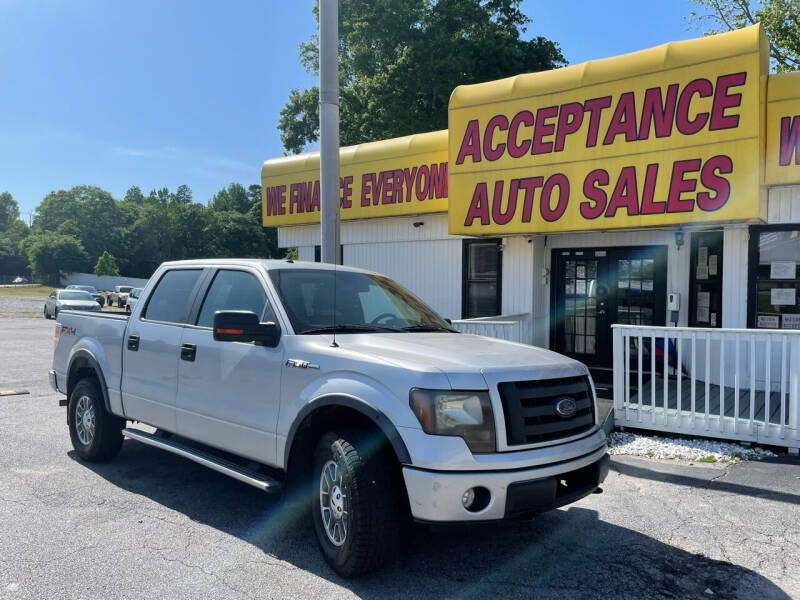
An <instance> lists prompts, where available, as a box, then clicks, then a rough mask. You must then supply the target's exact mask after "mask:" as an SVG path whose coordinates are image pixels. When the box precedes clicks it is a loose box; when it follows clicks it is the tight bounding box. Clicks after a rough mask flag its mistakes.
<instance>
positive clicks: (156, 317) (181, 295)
mask: <svg viewBox="0 0 800 600" xmlns="http://www.w3.org/2000/svg"><path fill="white" fill-rule="evenodd" d="M201 272H202V271H201V270H200V269H175V270H172V271H167V272H166V273H165V274H164V276H163V277H162V278H161V280H160V281H159V282H158V285H157V286H156V289H155V290H153V293H152V294H150V299H149V300H148V301H147V306H146V307H145V312H144V315H143V318H144V319H147V320H148V321H162V322H164V323H182V322H184V321H183V317H184V313H185V309H186V302H187V301H188V300H189V296H190V295H191V293H192V290H193V289H194V286H195V283H197V278H198V277H200V273H201Z"/></svg>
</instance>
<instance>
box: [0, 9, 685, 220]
mask: <svg viewBox="0 0 800 600" xmlns="http://www.w3.org/2000/svg"><path fill="white" fill-rule="evenodd" d="M312 5H313V0H288V1H287V0H234V1H230V2H222V1H219V0H216V1H208V0H195V1H192V2H190V1H186V0H168V1H164V0H159V1H154V0H136V1H135V2H122V0H112V1H109V0H48V1H40V0H2V2H0V83H1V85H2V87H0V191H3V190H8V191H9V192H11V194H12V195H13V196H14V197H15V198H16V199H17V201H18V202H19V203H20V208H21V210H22V211H23V212H29V211H33V210H34V209H35V207H36V205H38V203H39V202H40V201H41V199H42V198H43V197H44V195H45V194H47V193H48V192H49V191H51V190H55V189H64V188H69V187H72V186H73V185H79V184H93V185H99V186H101V187H103V188H105V189H107V190H108V191H110V192H111V193H112V194H113V195H114V196H116V197H122V195H123V194H124V193H125V190H126V189H128V187H130V186H132V185H138V186H139V187H141V188H142V190H143V191H144V192H145V194H146V193H148V191H149V190H150V189H152V188H160V187H164V186H166V187H169V188H170V189H172V190H174V189H175V188H176V187H177V186H178V185H180V184H183V183H185V184H188V185H189V186H190V187H191V188H192V190H193V192H194V198H195V200H196V201H202V202H206V201H208V199H210V197H211V196H212V195H213V194H214V192H215V191H217V190H218V189H220V188H221V187H224V186H225V185H227V184H228V183H230V182H232V181H238V182H241V183H242V184H244V185H249V184H251V183H257V182H258V179H259V171H260V166H261V163H262V162H263V161H264V160H265V159H266V158H269V157H272V156H279V155H280V154H282V147H281V143H280V136H279V133H278V131H277V128H276V124H277V120H278V113H279V111H280V109H281V107H282V106H283V104H284V103H285V101H286V97H287V94H288V91H289V89H290V88H292V87H301V88H302V87H306V86H308V85H312V84H313V83H314V79H313V78H312V77H311V76H309V75H308V74H306V73H305V72H304V71H303V69H302V67H301V66H300V64H299V61H298V59H297V45H298V43H299V42H301V41H305V40H306V39H308V37H309V35H310V34H311V32H312V30H313V28H314V27H315V23H314V18H313V15H312V14H311V7H312ZM690 8H691V6H690V5H689V3H688V2H687V1H686V0H672V1H669V0H667V1H664V2H658V3H656V2H643V1H634V0H627V1H625V0H606V1H605V2H590V1H579V0H559V1H557V2H555V1H552V0H548V1H544V0H526V1H524V2H523V11H524V12H526V13H527V14H528V15H529V16H531V17H532V18H533V23H532V24H531V25H530V27H529V28H528V32H527V35H529V36H533V35H544V36H546V37H549V38H551V39H553V40H555V41H558V42H559V43H560V44H561V47H562V50H563V52H564V55H565V56H566V58H567V59H568V60H569V62H570V63H573V64H574V63H578V62H583V61H585V60H590V59H593V58H602V57H605V56H613V55H615V54H621V53H625V52H631V51H634V50H639V49H642V48H647V47H650V46H654V45H658V44H661V43H664V42H668V41H670V40H677V39H685V38H689V37H696V36H698V35H700V34H699V32H697V31H687V28H686V22H685V20H684V18H683V17H684V16H685V15H686V14H688V12H689V10H690Z"/></svg>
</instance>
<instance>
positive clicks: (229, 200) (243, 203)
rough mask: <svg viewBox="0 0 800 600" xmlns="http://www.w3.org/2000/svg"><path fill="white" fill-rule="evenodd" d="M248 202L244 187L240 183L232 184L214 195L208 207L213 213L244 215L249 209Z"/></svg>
mask: <svg viewBox="0 0 800 600" xmlns="http://www.w3.org/2000/svg"><path fill="white" fill-rule="evenodd" d="M250 202H251V201H250V198H249V196H248V194H247V190H246V189H244V186H243V185H242V184H241V183H232V184H230V185H229V186H228V187H226V188H222V189H221V190H220V191H218V192H217V193H216V194H214V196H213V197H212V198H211V202H210V203H209V207H210V208H211V209H212V210H214V211H235V212H239V213H246V212H247V211H248V210H249V209H250Z"/></svg>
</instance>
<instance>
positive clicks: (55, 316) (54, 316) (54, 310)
mask: <svg viewBox="0 0 800 600" xmlns="http://www.w3.org/2000/svg"><path fill="white" fill-rule="evenodd" d="M53 318H54V319H57V318H58V307H57V306H56V307H55V308H54V309H53Z"/></svg>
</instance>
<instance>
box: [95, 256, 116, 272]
mask: <svg viewBox="0 0 800 600" xmlns="http://www.w3.org/2000/svg"><path fill="white" fill-rule="evenodd" d="M94 274H95V275H119V267H118V266H117V261H116V259H115V258H114V255H113V254H110V253H109V252H108V250H105V251H103V253H102V254H101V255H100V258H98V259H97V263H96V264H95V265H94Z"/></svg>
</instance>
